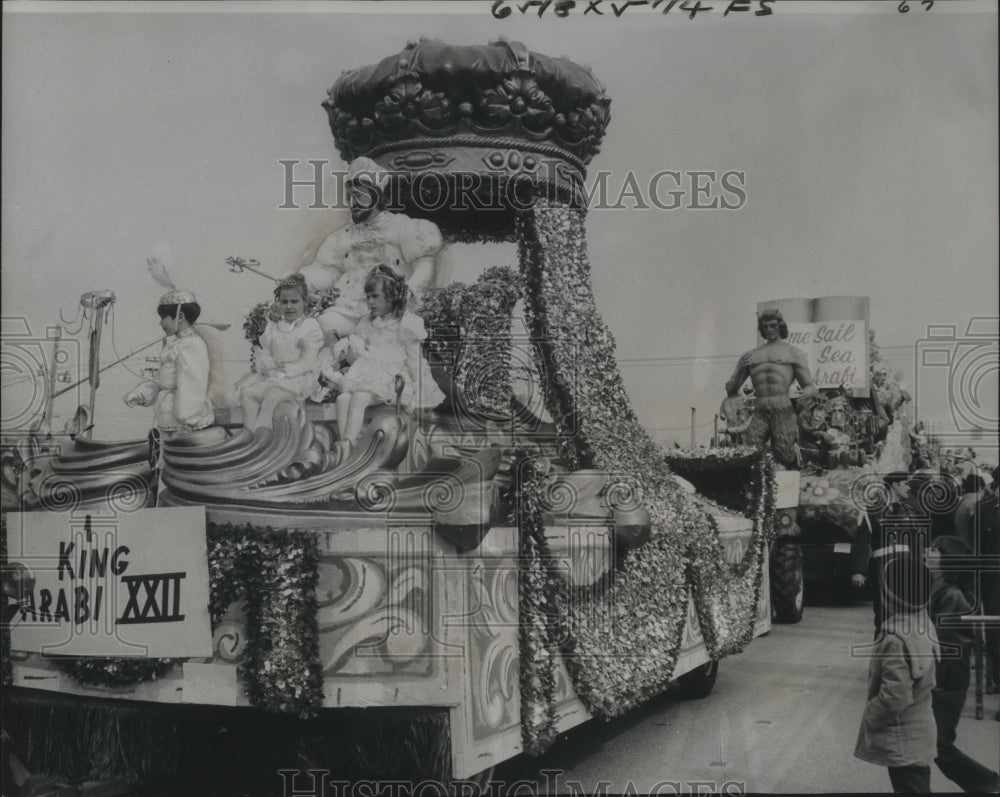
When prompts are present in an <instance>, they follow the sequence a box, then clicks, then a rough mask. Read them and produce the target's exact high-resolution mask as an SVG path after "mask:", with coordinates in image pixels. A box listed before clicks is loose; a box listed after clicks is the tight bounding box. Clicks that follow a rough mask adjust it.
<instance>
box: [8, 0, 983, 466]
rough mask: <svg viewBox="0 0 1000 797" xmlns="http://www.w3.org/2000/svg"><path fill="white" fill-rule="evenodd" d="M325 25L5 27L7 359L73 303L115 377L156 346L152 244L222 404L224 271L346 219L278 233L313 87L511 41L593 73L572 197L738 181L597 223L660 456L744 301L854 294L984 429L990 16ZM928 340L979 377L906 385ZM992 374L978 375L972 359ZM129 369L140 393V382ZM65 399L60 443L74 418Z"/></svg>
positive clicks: (213, 13) (601, 266) (78, 21)
mask: <svg viewBox="0 0 1000 797" xmlns="http://www.w3.org/2000/svg"><path fill="white" fill-rule="evenodd" d="M332 5H334V7H335V8H336V7H340V8H341V9H344V8H347V9H358V10H360V12H361V13H331V9H330V8H329V7H328V6H327V5H322V6H320V7H317V6H314V5H312V4H308V3H305V4H301V5H299V6H281V5H271V4H252V5H246V6H240V5H237V4H232V3H224V4H221V8H220V6H219V5H211V6H208V7H206V8H207V11H205V9H204V8H201V7H198V6H195V4H190V3H183V4H179V6H177V7H173V8H172V7H171V6H170V5H164V4H148V3H143V4H138V5H134V6H133V5H131V4H127V3H116V4H113V5H109V4H70V5H69V6H63V7H60V8H59V11H58V12H46V13H42V12H41V11H40V10H39V9H43V8H46V7H47V6H48V4H45V3H30V4H27V5H26V6H22V5H19V4H18V3H5V4H4V19H3V23H4V24H3V87H2V88H3V100H2V103H3V108H2V110H3V122H2V124H3V130H2V135H3V153H2V157H3V161H2V175H3V177H2V179H3V231H2V232H3V236H2V259H3V316H4V320H5V331H6V332H7V338H6V342H7V343H8V344H9V343H10V341H11V338H10V329H11V328H12V327H11V326H10V324H11V320H12V319H16V318H18V317H24V318H25V319H26V324H27V329H28V330H29V334H31V335H36V336H37V335H41V334H43V331H44V327H45V326H46V325H47V324H53V323H55V322H56V321H57V320H58V318H59V315H60V312H62V314H63V317H64V318H66V319H74V318H76V316H77V315H78V307H79V298H80V295H81V294H82V293H84V292H85V291H89V290H97V289H110V290H113V291H114V292H115V294H116V295H117V297H118V298H117V303H116V305H115V310H114V325H113V328H112V327H109V328H108V329H106V330H105V336H104V341H103V346H102V359H103V361H104V362H111V361H112V360H113V359H116V358H117V356H118V355H119V354H125V353H126V352H128V351H130V350H131V349H133V348H135V347H137V346H138V345H141V344H142V343H146V342H148V341H151V340H153V339H154V338H156V337H157V335H158V326H157V319H156V316H155V309H154V308H155V304H156V301H157V299H158V297H159V295H160V293H162V289H160V288H159V287H158V286H157V285H156V284H155V283H154V282H153V281H152V279H151V278H150V277H149V275H148V273H147V271H146V268H145V259H146V255H147V254H148V253H149V252H150V251H151V250H153V249H154V248H160V249H162V248H163V247H167V248H168V249H169V251H170V252H171V257H172V264H171V270H172V273H173V277H174V279H175V281H176V282H177V283H178V284H179V285H181V286H183V287H186V288H189V289H190V290H193V291H194V292H195V293H196V294H197V295H198V297H199V299H200V301H201V304H202V306H203V308H204V311H203V318H204V319H206V320H212V321H220V322H229V323H231V324H232V325H233V326H232V328H231V329H230V330H229V331H228V332H225V333H221V334H218V335H217V342H218V344H219V347H220V350H221V351H222V352H223V353H224V355H225V357H226V358H227V359H228V360H230V362H227V363H226V369H227V370H226V379H228V381H229V382H230V383H231V382H232V381H234V380H235V379H236V378H237V377H238V376H239V375H240V373H241V372H242V370H244V363H243V362H242V361H240V360H241V358H245V357H246V354H247V348H246V343H245V342H244V341H243V338H242V329H241V324H242V319H243V315H244V313H245V310H246V308H248V307H249V306H250V305H252V304H254V303H256V302H257V301H261V300H263V299H265V298H267V297H268V296H269V294H270V287H269V283H267V282H266V281H265V280H263V279H261V278H258V277H255V276H253V275H249V274H244V275H241V276H237V275H233V274H230V273H228V272H227V270H226V266H225V259H226V257H228V256H230V255H242V256H244V257H255V258H258V259H259V260H260V261H261V263H262V264H263V267H264V268H266V269H267V270H268V271H270V272H271V273H273V274H275V275H278V276H281V275H284V274H286V273H290V272H291V271H293V270H295V269H296V268H297V267H299V266H300V265H302V264H304V263H305V262H308V260H309V259H310V257H311V255H312V253H313V251H314V250H315V248H316V247H317V246H318V245H319V243H320V242H321V241H322V240H323V238H324V237H325V235H327V234H328V233H329V232H331V231H332V230H334V229H336V228H337V227H339V226H341V225H342V224H343V223H344V221H345V214H344V213H343V212H342V211H337V210H312V209H308V208H307V207H304V206H303V207H302V208H300V209H298V210H289V209H284V210H282V209H279V208H278V206H279V205H280V204H281V203H282V201H283V199H284V182H283V173H282V167H281V166H280V165H279V163H278V161H280V160H283V159H299V160H301V161H303V162H305V161H308V160H310V159H314V160H315V159H328V160H329V161H330V162H331V167H337V166H338V165H339V159H338V156H337V153H336V150H335V148H334V146H333V140H332V138H331V136H330V132H329V128H328V126H327V120H326V114H325V112H324V111H323V109H322V108H321V107H320V104H319V103H320V102H321V100H322V99H323V98H324V96H325V92H326V90H327V88H329V86H330V85H332V84H333V82H334V81H335V80H336V78H337V77H338V76H339V75H340V73H341V72H342V71H343V70H347V69H353V68H355V67H358V66H362V65H366V64H370V63H373V62H375V61H378V60H380V59H381V58H383V57H385V56H387V55H391V54H394V53H397V52H399V51H400V50H401V49H402V48H403V46H404V45H405V44H406V42H407V41H408V40H411V39H414V38H417V37H418V36H421V35H423V36H429V37H434V38H440V39H443V40H445V41H448V42H451V43H456V44H474V43H486V42H489V41H491V40H493V39H496V38H497V37H499V36H506V37H508V38H510V39H514V40H519V41H522V42H524V43H525V44H526V45H527V46H528V47H529V49H531V50H534V51H537V52H543V53H547V54H549V55H557V56H566V57H568V58H570V59H572V60H574V61H577V62H580V63H583V64H587V65H589V66H590V67H591V68H592V69H593V71H594V73H595V74H596V75H597V77H598V78H599V79H600V80H601V81H602V82H603V83H604V85H605V86H606V88H607V93H608V95H609V96H610V97H611V98H612V103H611V124H610V126H609V128H608V131H607V136H606V138H605V140H604V144H603V146H602V149H601V152H600V154H599V155H598V156H597V157H596V158H595V159H594V160H593V161H592V163H591V164H590V168H589V174H590V177H589V182H590V183H591V184H592V185H593V181H594V180H595V179H596V175H597V174H598V173H599V172H602V171H605V172H609V173H610V174H609V176H608V178H607V185H608V187H609V193H610V195H611V197H612V199H614V198H616V197H617V193H618V192H619V191H620V190H621V188H622V186H623V184H624V180H625V179H626V175H627V174H629V173H631V174H632V175H634V176H635V178H636V181H637V184H638V185H640V186H648V183H649V181H650V179H651V178H652V177H653V175H655V174H656V173H657V172H661V171H663V170H667V169H669V170H674V171H681V172H685V171H691V170H709V171H711V170H714V171H717V172H720V173H721V172H725V171H729V170H735V171H739V172H742V174H743V175H744V178H743V179H744V188H745V192H746V202H745V204H744V205H743V206H742V207H741V208H739V209H737V210H728V211H727V210H689V209H683V208H682V209H677V210H661V209H656V208H652V209H647V210H641V209H633V208H626V209H613V210H600V209H593V210H591V212H590V214H589V217H588V221H587V230H588V243H589V251H590V260H591V264H592V267H593V275H592V277H593V285H594V291H595V295H596V298H597V304H598V307H599V309H600V310H601V312H602V314H603V316H604V318H605V320H606V321H607V323H608V324H609V326H610V327H611V330H612V331H613V333H614V335H615V337H616V339H617V342H618V357H619V360H620V362H621V367H622V374H623V377H624V379H625V382H626V385H627V387H628V390H629V394H630V396H631V398H632V401H633V403H634V406H635V408H636V410H637V412H638V413H639V416H640V418H641V419H642V420H643V422H644V423H645V424H646V425H647V427H649V428H650V429H651V430H652V431H653V433H654V435H655V436H656V437H657V438H658V439H660V440H663V441H665V442H670V441H672V440H674V439H676V440H678V441H680V442H682V443H686V442H687V440H688V438H689V423H690V408H691V407H695V408H696V410H697V416H696V417H697V424H698V429H697V437H698V442H701V443H707V442H708V438H709V436H710V434H711V428H712V418H713V415H714V413H715V412H716V410H717V408H718V405H719V402H720V400H721V398H722V396H723V392H724V391H723V384H724V383H725V381H726V379H727V377H728V376H729V374H730V372H731V370H732V368H733V366H734V365H735V361H736V359H737V357H738V355H739V354H740V352H742V351H744V350H745V349H747V348H749V347H751V346H752V345H754V343H755V334H754V324H755V318H754V313H755V310H756V307H757V303H758V302H759V301H762V300H765V299H769V298H778V297H814V296H827V295H845V294H846V295H860V296H868V297H870V299H871V324H872V326H873V327H874V329H875V330H876V334H877V340H878V342H879V343H880V344H881V345H882V347H883V349H885V351H886V354H887V356H888V357H889V359H890V360H891V361H892V362H893V363H894V364H895V365H896V367H898V368H899V369H900V370H901V371H902V372H903V375H904V378H905V380H906V381H907V382H908V384H909V385H910V387H911V389H913V390H914V391H915V392H917V398H918V407H919V410H920V413H921V415H923V416H924V417H925V418H927V419H928V420H930V419H935V418H936V419H939V420H940V421H941V422H942V423H945V424H947V422H948V418H949V417H950V412H949V408H948V402H947V401H946V398H945V392H946V390H947V384H948V381H949V379H950V380H951V381H952V382H955V383H956V384H964V385H966V387H965V388H962V389H963V390H965V391H966V394H965V395H963V396H962V397H959V398H958V399H956V400H957V401H961V402H965V403H966V404H967V403H969V402H972V403H973V404H977V403H978V404H979V405H980V406H979V408H978V409H977V410H976V412H978V413H979V414H980V415H981V416H982V417H987V418H989V417H992V418H993V419H994V420H993V428H994V429H995V428H996V426H995V418H996V415H997V411H996V401H997V399H996V394H997V389H996V375H997V363H996V357H995V351H996V349H995V346H996V339H995V337H993V342H992V346H993V349H992V350H989V349H984V348H983V346H982V341H979V343H978V344H977V343H976V342H975V341H974V340H972V339H970V338H968V337H967V336H966V335H965V333H966V329H967V327H968V324H969V321H970V319H972V318H975V317H987V318H989V317H992V318H994V319H995V318H996V316H997V314H998V306H997V287H998V270H997V263H998V244H997V236H998V225H997V219H998V202H997V167H998V161H997V111H998V108H997V18H996V13H997V7H996V4H995V3H994V2H989V1H988V2H965V1H964V0H959V1H955V0H953V1H952V2H947V3H945V2H937V3H935V4H934V5H933V7H932V8H931V10H930V11H923V10H922V7H921V6H920V4H919V3H916V2H914V3H912V5H913V9H912V10H911V12H910V13H908V14H900V13H898V11H897V10H896V8H897V3H895V2H871V3H864V2H855V3H850V4H843V5H839V6H838V5H837V4H828V3H814V2H809V3H801V2H790V0H777V2H775V3H773V5H772V8H773V11H774V13H773V14H771V15H770V16H766V17H765V16H762V17H757V16H754V15H752V14H731V15H729V16H728V17H725V18H724V17H723V16H722V14H721V9H722V8H723V7H724V6H725V5H726V2H725V0H718V1H717V2H716V3H715V4H714V5H716V6H718V7H719V8H718V9H717V10H715V11H713V12H711V13H702V14H700V15H698V17H697V18H696V19H694V20H690V19H688V18H687V15H686V14H677V13H676V9H675V11H672V12H671V13H670V14H668V15H666V16H664V15H663V14H662V13H659V12H655V13H654V12H652V11H648V10H646V11H637V10H635V9H632V10H630V11H628V12H626V13H624V14H623V15H622V16H621V17H618V18H616V17H615V16H614V15H613V14H612V13H610V8H609V3H607V2H605V3H604V4H603V6H604V8H605V9H606V11H607V12H608V13H605V14H604V16H601V17H598V16H596V15H588V16H586V17H584V16H583V15H582V14H581V13H580V10H581V9H582V7H583V6H584V5H585V4H584V3H579V4H578V5H579V6H580V7H581V8H580V9H576V12H575V13H571V14H570V15H569V17H567V18H564V19H557V18H555V17H554V16H552V15H551V14H548V15H546V16H543V18H541V19H539V18H538V16H537V13H533V14H528V15H522V14H520V13H518V12H517V9H516V7H515V6H514V4H513V3H507V4H505V5H506V6H509V7H511V8H512V9H513V13H512V14H511V15H510V16H509V17H508V18H506V19H504V20H497V19H494V18H493V16H492V15H491V13H490V7H491V4H490V3H489V2H485V3H475V4H471V5H469V4H455V3H438V4H413V3H407V4H395V3H378V4H357V3H356V4H347V3H345V4H332ZM755 5H756V4H755ZM95 8H96V9H101V8H103V9H108V8H111V9H113V12H112V13H97V12H96V11H95V10H94V9H95ZM178 8H179V9H180V10H177V9H178ZM199 9H200V10H202V11H205V13H196V11H197V10H199ZM418 9H424V10H426V11H427V12H426V13H418ZM167 11H170V13H166V12H167ZM372 11H374V12H377V13H370V12H372ZM160 12H164V13H160ZM220 12H221V13H220ZM305 204H306V203H305V202H304V203H303V205H305ZM443 257H444V258H445V260H446V262H447V263H448V264H450V265H451V266H452V268H453V270H454V272H455V274H456V276H460V277H463V278H470V277H474V276H475V273H476V272H477V271H478V270H479V269H481V268H483V267H484V266H486V265H490V264H492V263H507V264H510V265H515V264H516V252H515V249H514V246H513V245H510V246H495V247H475V246H454V247H452V248H451V249H450V250H449V251H447V252H446V253H445V254H444V256H443ZM928 325H945V326H954V327H955V329H956V336H955V340H954V342H953V343H950V344H948V345H951V346H952V347H953V348H954V350H955V351H956V352H958V353H959V355H960V356H958V357H957V358H956V359H955V360H954V361H956V362H957V361H962V362H965V363H967V364H968V363H973V364H974V368H975V369H976V370H975V373H974V374H972V375H971V376H968V375H963V374H959V375H958V378H956V375H955V374H954V373H952V371H954V369H953V368H952V369H950V370H949V368H948V367H947V366H941V365H937V366H935V367H930V366H921V367H920V368H915V365H914V363H915V356H916V355H915V352H918V351H919V345H918V344H919V342H920V341H921V340H923V339H924V338H925V337H926V335H927V327H928ZM993 329H994V330H995V321H994V322H993ZM986 342H987V343H988V342H989V338H988V337H987V338H986ZM946 348H947V346H946ZM8 350H9V347H8ZM984 350H985V351H991V352H992V354H990V355H989V356H988V357H987V358H986V359H985V360H984V359H983V358H982V357H979V358H978V360H977V359H976V357H975V356H972V358H971V359H969V357H967V356H966V354H967V353H968V352H975V351H984ZM155 351H156V349H155V347H154V348H153V349H151V350H150V352H147V353H155ZM116 352H117V353H116ZM7 356H8V355H7V354H5V358H6V357H7ZM963 357H964V358H965V359H964V360H963ZM984 362H985V363H986V364H985V366H984ZM129 365H130V367H131V368H132V370H133V371H137V370H138V369H140V368H141V367H142V365H143V363H142V357H141V356H140V357H138V358H136V359H135V360H133V361H130V363H129ZM962 367H970V366H968V365H966V366H962ZM984 374H985V377H984V378H983V379H982V381H980V382H978V383H977V381H976V380H977V379H979V377H981V376H983V375H984ZM5 376H6V374H5ZM134 381H136V378H135V377H134V376H133V375H132V374H130V373H129V372H128V371H127V370H125V369H124V368H123V367H122V366H118V367H116V368H113V369H111V370H109V371H108V372H107V373H106V374H105V377H104V382H103V384H102V387H101V390H100V392H99V394H98V402H97V416H96V423H97V426H96V428H95V437H99V438H106V439H107V438H115V437H121V436H133V435H141V434H143V433H144V429H145V427H146V425H147V424H148V422H149V418H148V417H147V416H148V410H141V409H134V410H127V409H125V408H124V406H123V405H122V404H121V401H120V396H121V394H122V393H123V392H124V390H125V389H127V388H128V387H129V386H130V385H131V383H132V382H134ZM932 382H933V383H934V386H933V389H932V388H931V387H925V386H926V385H929V384H931V383H932ZM942 385H944V387H942ZM9 390H10V388H5V396H4V400H5V401H6V400H7V399H8V395H7V394H8V391H9ZM922 397H924V398H923V399H922ZM58 401H59V402H60V403H58V404H57V405H56V411H57V413H58V414H59V415H60V416H61V417H62V418H63V419H64V418H65V417H66V415H67V414H68V413H69V412H71V411H72V409H73V408H74V406H75V405H74V402H75V399H74V400H73V401H67V399H66V398H64V399H59V400H58ZM71 405H74V406H71ZM8 415H9V413H7V412H5V418H7V416H8ZM993 461H996V457H995V455H994V456H993Z"/></svg>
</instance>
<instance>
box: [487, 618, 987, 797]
mask: <svg viewBox="0 0 1000 797" xmlns="http://www.w3.org/2000/svg"><path fill="white" fill-rule="evenodd" d="M870 639H871V607H870V606H869V605H865V604H857V605H854V606H836V607H823V606H810V607H807V609H806V613H805V617H804V619H803V621H802V622H801V623H799V624H797V625H776V626H775V627H774V630H773V631H772V632H771V634H770V635H769V636H767V637H762V638H759V639H756V640H754V642H753V643H752V644H751V645H750V647H749V648H748V649H747V650H746V652H744V653H743V654H741V655H739V656H732V657H729V658H726V659H724V660H723V661H722V663H721V668H720V671H719V678H718V681H717V683H716V685H715V690H714V692H713V693H712V695H711V696H709V697H708V698H706V699H704V700H700V701H685V700H683V699H682V698H681V697H680V695H679V694H677V693H675V692H673V691H668V692H667V693H666V694H665V695H663V696H661V697H660V698H658V699H657V700H655V701H652V702H651V703H649V704H647V705H646V706H644V707H642V708H641V709H639V710H638V711H636V712H633V713H632V714H630V715H629V716H627V717H623V718H621V719H619V720H616V721H614V722H612V723H599V722H590V723H588V724H587V725H585V726H582V727H580V728H577V729H574V730H573V731H571V732H569V733H568V734H566V735H564V736H563V737H562V738H561V739H560V741H559V742H558V743H557V744H556V746H555V747H554V748H553V749H552V750H550V751H549V753H547V754H546V755H545V756H543V757H541V758H537V759H527V758H525V757H521V758H518V759H515V760H514V761H510V762H507V763H506V764H504V765H502V766H501V767H499V768H498V769H497V770H496V773H495V775H494V777H495V779H497V780H503V781H506V782H507V783H508V784H510V783H511V782H512V781H514V780H517V779H519V778H529V779H533V780H535V781H536V782H537V788H538V791H539V793H554V792H571V791H576V790H577V789H578V788H579V789H582V791H583V792H584V793H587V794H593V793H594V792H597V791H600V790H601V787H602V784H605V783H606V784H608V785H607V791H608V792H609V793H611V794H616V793H617V794H621V793H625V792H629V791H632V790H633V789H634V790H635V792H638V793H640V794H641V793H648V792H650V791H653V790H655V789H656V787H657V784H667V785H661V786H660V792H661V793H664V794H671V793H675V788H676V787H675V786H674V785H673V784H678V785H679V786H680V787H681V788H680V789H678V790H683V791H691V792H696V793H697V792H698V791H699V790H702V791H709V790H711V791H717V792H722V793H727V792H729V793H737V790H738V791H739V792H757V793H768V794H774V793H780V794H802V793H810V792H813V793H814V792H854V793H879V792H890V791H891V788H890V785H889V779H888V775H887V774H886V771H885V769H883V768H880V767H875V766H873V765H871V764H866V763H864V762H862V761H859V760H858V759H856V758H854V757H853V755H852V753H853V750H854V742H855V738H856V735H857V730H858V723H859V720H860V716H861V711H862V707H863V705H864V699H865V690H866V679H867V668H868V662H867V660H866V659H864V658H860V657H857V656H853V657H852V655H851V647H852V646H855V645H859V644H862V645H863V644H864V643H866V642H868V641H869V640H870ZM985 700H986V719H983V720H976V719H975V714H974V695H973V693H972V692H971V691H970V693H969V700H968V702H967V704H966V707H965V712H964V714H963V717H962V720H961V722H960V723H959V727H958V744H959V747H960V749H962V750H964V751H965V752H966V753H968V754H969V755H972V756H973V757H975V758H977V759H978V760H980V761H982V762H983V763H987V764H992V765H993V766H996V765H997V762H998V760H1000V722H997V721H996V720H995V719H994V718H993V717H994V715H995V713H996V711H997V708H998V705H1000V698H998V696H996V695H987V696H986V698H985ZM542 770H554V771H557V772H558V774H554V773H552V772H550V774H548V775H543V774H541V773H542ZM575 784H580V785H579V787H577V786H576V785H575ZM698 784H712V785H711V786H709V785H702V786H699V785H698ZM727 784H729V785H728V786H727ZM931 786H932V788H933V790H934V791H938V792H942V791H944V792H947V791H957V787H956V786H955V785H954V784H953V783H951V781H948V780H947V779H945V778H944V776H943V775H941V773H940V772H938V771H937V770H936V769H935V768H933V767H932V775H931Z"/></svg>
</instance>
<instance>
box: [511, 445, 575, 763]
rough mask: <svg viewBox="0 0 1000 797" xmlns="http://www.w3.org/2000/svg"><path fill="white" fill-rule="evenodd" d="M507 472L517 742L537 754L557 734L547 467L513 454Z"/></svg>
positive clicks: (555, 583)
mask: <svg viewBox="0 0 1000 797" xmlns="http://www.w3.org/2000/svg"><path fill="white" fill-rule="evenodd" d="M511 471H512V473H513V474H514V481H513V485H512V488H513V492H514V501H515V503H514V505H515V507H516V514H517V526H518V534H519V538H518V539H519V543H518V545H519V563H520V572H519V573H518V616H519V618H520V620H519V623H518V642H519V647H520V651H521V655H520V661H521V666H520V687H521V740H522V743H523V745H524V751H525V752H526V753H528V754H529V755H540V754H541V753H543V752H545V750H547V749H548V748H549V747H550V746H551V745H552V743H553V742H554V741H555V738H556V735H557V731H556V720H557V716H556V700H555V695H556V667H557V666H558V661H559V645H558V640H557V636H556V633H557V629H558V628H559V626H560V624H559V622H558V619H557V617H558V614H557V612H555V608H556V601H557V600H558V596H559V595H561V594H562V586H561V585H560V583H559V580H558V577H557V574H556V567H555V563H554V561H553V557H552V552H551V550H550V548H549V544H548V541H547V540H546V538H545V527H544V525H543V524H542V501H541V496H542V493H543V491H544V490H545V487H546V484H545V474H546V471H547V463H546V462H545V460H544V459H543V458H540V457H532V456H530V455H529V454H528V452H526V451H518V452H517V453H516V454H515V458H514V462H513V463H512V468H511Z"/></svg>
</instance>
